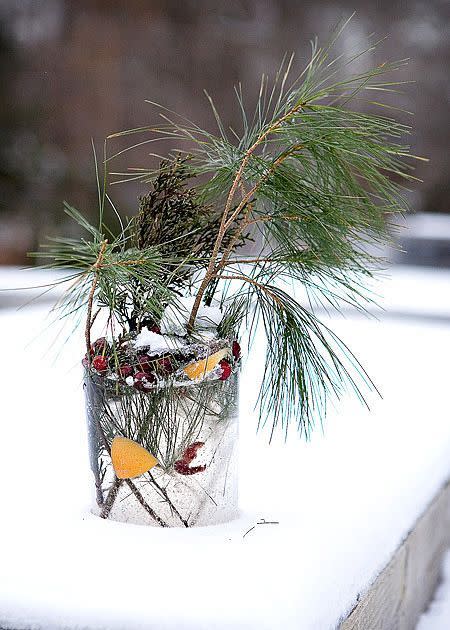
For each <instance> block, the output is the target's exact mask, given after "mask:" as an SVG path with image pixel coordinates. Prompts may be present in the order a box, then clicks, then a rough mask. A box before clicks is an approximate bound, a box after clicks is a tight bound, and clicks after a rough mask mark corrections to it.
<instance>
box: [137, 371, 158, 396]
mask: <svg viewBox="0 0 450 630" xmlns="http://www.w3.org/2000/svg"><path fill="white" fill-rule="evenodd" d="M155 382H156V377H155V375H154V374H148V373H147V372H136V374H135V375H134V383H133V385H134V387H135V388H136V389H138V390H139V391H140V392H145V391H147V390H148V389H150V387H151V386H152V384H153V383H155Z"/></svg>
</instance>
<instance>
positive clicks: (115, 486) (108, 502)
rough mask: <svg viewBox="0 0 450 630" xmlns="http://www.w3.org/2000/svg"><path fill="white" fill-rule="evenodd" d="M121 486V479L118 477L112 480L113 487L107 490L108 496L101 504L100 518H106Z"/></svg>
mask: <svg viewBox="0 0 450 630" xmlns="http://www.w3.org/2000/svg"><path fill="white" fill-rule="evenodd" d="M121 485H122V479H119V478H118V477H116V478H115V479H114V483H113V485H112V486H111V488H110V489H109V492H108V496H107V497H106V500H105V502H104V504H103V507H102V511H101V512H100V518H108V516H109V513H110V512H111V508H112V506H113V504H114V501H115V500H116V497H117V493H118V492H119V488H120V486H121Z"/></svg>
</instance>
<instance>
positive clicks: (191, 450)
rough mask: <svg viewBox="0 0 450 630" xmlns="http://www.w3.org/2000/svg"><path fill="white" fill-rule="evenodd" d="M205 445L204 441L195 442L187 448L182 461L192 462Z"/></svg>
mask: <svg viewBox="0 0 450 630" xmlns="http://www.w3.org/2000/svg"><path fill="white" fill-rule="evenodd" d="M204 445H205V443H204V442H193V443H192V444H190V445H189V446H188V447H187V448H186V450H185V451H184V453H183V455H182V456H181V460H180V461H183V462H184V463H185V464H190V463H191V461H192V460H193V459H195V458H196V457H197V451H198V449H199V448H202V446H204Z"/></svg>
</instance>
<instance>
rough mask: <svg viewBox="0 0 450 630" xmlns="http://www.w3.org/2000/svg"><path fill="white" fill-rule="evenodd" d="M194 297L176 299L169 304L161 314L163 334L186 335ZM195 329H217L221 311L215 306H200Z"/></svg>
mask: <svg viewBox="0 0 450 630" xmlns="http://www.w3.org/2000/svg"><path fill="white" fill-rule="evenodd" d="M194 300H195V298H194V297H181V298H178V300H177V302H176V303H175V304H170V305H169V306H168V307H167V308H166V309H165V310H164V313H163V317H162V321H161V331H162V332H163V333H177V334H185V333H186V324H187V322H188V319H189V316H190V314H191V311H192V307H193V306H194ZM195 321H196V328H197V329H200V330H201V329H205V328H206V329H208V328H217V326H218V325H219V324H220V322H221V321H222V311H221V310H220V308H219V306H218V305H217V304H213V305H212V306H205V305H204V304H203V305H201V306H200V308H199V310H198V314H197V317H196V320H195Z"/></svg>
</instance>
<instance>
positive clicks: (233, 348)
mask: <svg viewBox="0 0 450 630" xmlns="http://www.w3.org/2000/svg"><path fill="white" fill-rule="evenodd" d="M231 352H232V353H233V357H234V358H235V360H236V361H237V360H238V359H240V358H241V346H240V345H239V343H238V342H237V341H233V345H232V346H231Z"/></svg>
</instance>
